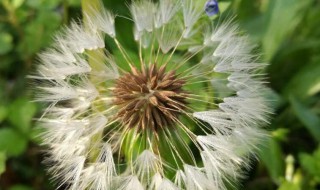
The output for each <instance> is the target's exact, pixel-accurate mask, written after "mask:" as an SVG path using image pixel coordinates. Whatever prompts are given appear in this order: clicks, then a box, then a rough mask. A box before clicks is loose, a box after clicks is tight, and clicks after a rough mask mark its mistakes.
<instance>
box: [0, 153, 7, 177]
mask: <svg viewBox="0 0 320 190" xmlns="http://www.w3.org/2000/svg"><path fill="white" fill-rule="evenodd" d="M6 159H7V158H6V154H5V153H4V152H3V151H0V175H1V174H2V173H3V172H4V171H5V170H6Z"/></svg>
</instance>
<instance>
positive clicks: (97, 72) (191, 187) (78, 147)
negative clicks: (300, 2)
mask: <svg viewBox="0 0 320 190" xmlns="http://www.w3.org/2000/svg"><path fill="white" fill-rule="evenodd" d="M101 5H102V4H101ZM128 8H129V12H130V13H131V15H132V20H131V21H132V22H133V24H134V29H133V33H132V34H131V33H130V35H133V36H134V39H135V40H136V43H137V47H136V50H132V49H130V50H128V49H127V48H126V46H124V45H123V44H122V40H123V39H126V38H123V37H119V35H120V34H119V33H117V32H116V28H115V22H116V21H117V16H115V15H114V14H113V13H112V12H110V11H107V10H105V9H104V8H103V6H101V7H99V10H95V9H93V8H92V10H91V11H90V12H89V13H85V14H84V21H85V23H80V22H75V21H72V22H71V24H70V26H69V27H65V28H64V29H63V30H62V31H61V32H60V33H58V34H57V35H56V36H55V38H54V39H55V41H54V43H53V45H52V47H50V48H48V49H47V50H45V51H43V52H41V53H40V54H39V64H38V68H37V70H36V71H35V72H34V73H32V74H31V75H30V76H29V77H30V78H32V80H34V83H33V85H34V89H35V101H40V102H43V103H45V104H46V105H47V107H46V108H45V110H44V113H43V115H42V117H41V118H40V119H39V123H40V125H41V126H42V127H43V129H44V132H43V133H42V138H43V145H44V146H47V147H48V148H47V151H46V152H47V158H46V160H45V163H47V164H48V165H49V172H50V173H51V174H52V178H53V179H54V180H56V181H57V182H58V183H59V185H60V186H61V187H63V188H64V189H71V190H87V189H90V190H224V189H227V187H228V186H234V185H236V184H237V183H238V181H239V179H241V178H242V177H243V176H244V174H245V172H244V171H243V170H248V169H249V168H250V160H251V159H252V158H254V157H255V155H254V154H255V152H256V151H257V150H258V149H259V145H260V144H261V143H263V140H265V139H266V138H267V137H268V135H267V133H266V132H265V130H264V125H266V124H267V123H268V120H269V115H270V114H271V113H272V110H271V109H270V106H269V103H268V100H267V99H266V98H265V94H266V92H267V91H268V88H267V87H265V85H264V83H265V82H264V74H263V69H264V68H265V66H266V64H264V63H261V59H260V56H259V54H256V53H254V52H256V51H257V50H256V46H255V45H254V44H252V43H251V42H250V40H249V37H248V36H246V35H244V34H243V33H242V32H241V30H240V27H239V26H238V25H237V24H236V23H235V19H227V20H225V21H224V22H222V23H215V22H213V21H212V20H210V19H209V18H207V17H206V16H205V15H204V14H205V13H204V10H203V6H199V4H198V2H197V1H196V0H178V1H174V0H161V1H159V3H154V2H153V1H151V0H139V1H135V2H133V3H132V4H131V5H129V6H128ZM121 19H123V18H121ZM126 32H128V31H126ZM105 37H106V38H108V41H110V40H111V41H110V43H112V45H111V47H114V48H113V49H107V48H105V47H109V46H106V45H105ZM118 38H119V39H122V40H119V39H118ZM133 54H135V55H133ZM220 86H222V87H224V88H223V89H224V90H226V91H227V92H221V93H220V92H217V91H218V90H219V89H220ZM217 94H219V96H218V95H217ZM138 126H139V127H138Z"/></svg>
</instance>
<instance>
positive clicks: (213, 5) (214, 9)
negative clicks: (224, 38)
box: [204, 0, 219, 16]
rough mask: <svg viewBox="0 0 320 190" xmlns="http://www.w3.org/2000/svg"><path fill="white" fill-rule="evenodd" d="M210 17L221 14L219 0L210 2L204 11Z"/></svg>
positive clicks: (210, 0)
mask: <svg viewBox="0 0 320 190" xmlns="http://www.w3.org/2000/svg"><path fill="white" fill-rule="evenodd" d="M204 10H205V11H206V13H207V15H208V16H213V15H215V14H217V13H218V12H219V6H218V1H217V0H208V1H207V2H206V5H205V9H204Z"/></svg>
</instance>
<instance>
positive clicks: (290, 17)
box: [263, 0, 311, 60]
mask: <svg viewBox="0 0 320 190" xmlns="http://www.w3.org/2000/svg"><path fill="white" fill-rule="evenodd" d="M310 2H311V1H310V0H304V1H301V0H281V1H279V0H273V1H271V2H270V7H269V10H271V12H270V15H269V16H270V20H269V21H270V22H269V26H268V30H267V32H266V34H265V38H264V39H263V47H264V50H265V53H266V58H267V59H268V60H270V59H271V58H272V57H273V55H274V54H275V52H276V51H277V50H278V48H279V47H280V45H281V43H282V42H283V41H284V39H285V38H287V36H288V35H289V34H291V33H292V32H293V31H294V29H295V27H296V26H297V25H298V24H299V22H300V21H301V19H302V18H303V14H302V13H303V11H304V9H305V8H306V7H307V5H309V3H310ZM282 26H285V27H282Z"/></svg>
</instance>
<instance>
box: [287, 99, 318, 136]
mask: <svg viewBox="0 0 320 190" xmlns="http://www.w3.org/2000/svg"><path fill="white" fill-rule="evenodd" d="M289 100H290V103H291V105H292V109H293V111H294V113H295V114H296V116H297V117H298V118H299V120H300V121H301V122H302V123H303V124H304V126H305V127H306V128H307V129H308V130H309V132H310V133H311V135H312V136H313V137H314V138H315V139H316V140H318V141H319V142H320V118H319V117H318V116H317V115H316V114H315V113H313V112H312V111H311V110H309V109H308V108H307V107H305V106H304V105H303V104H302V103H300V102H299V101H298V100H297V99H296V98H294V97H293V96H291V97H290V98H289Z"/></svg>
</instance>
